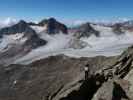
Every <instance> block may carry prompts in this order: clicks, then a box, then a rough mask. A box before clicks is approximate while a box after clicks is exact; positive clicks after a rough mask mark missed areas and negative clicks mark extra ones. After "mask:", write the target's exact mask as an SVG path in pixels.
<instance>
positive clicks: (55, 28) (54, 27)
mask: <svg viewBox="0 0 133 100" xmlns="http://www.w3.org/2000/svg"><path fill="white" fill-rule="evenodd" d="M38 25H39V26H45V27H46V33H48V34H58V33H63V34H68V29H67V26H66V25H64V24H62V23H60V22H58V21H56V19H54V18H49V19H44V20H42V21H41V22H39V23H38Z"/></svg>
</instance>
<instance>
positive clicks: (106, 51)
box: [14, 25, 133, 64]
mask: <svg viewBox="0 0 133 100" xmlns="http://www.w3.org/2000/svg"><path fill="white" fill-rule="evenodd" d="M92 26H93V27H94V28H95V29H96V30H98V31H100V33H101V36H100V37H95V36H93V35H92V36H91V37H89V38H81V40H82V41H84V42H85V43H88V45H89V46H87V47H85V48H83V49H73V48H69V45H70V42H71V41H72V40H73V39H74V37H73V36H72V34H70V35H64V34H62V33H60V34H56V35H48V34H46V33H45V32H44V31H45V28H43V27H38V26H34V27H33V26H31V27H32V28H33V29H34V30H36V32H38V35H39V36H40V37H41V38H42V39H45V40H47V41H48V44H47V45H45V46H42V47H40V48H37V49H34V50H32V51H31V52H30V53H29V54H27V55H26V56H24V57H22V58H20V59H18V60H16V61H15V62H14V63H20V64H28V63H31V62H33V61H36V60H39V59H42V58H46V57H48V56H53V55H58V54H65V55H67V56H71V57H94V56H116V55H120V54H121V53H122V52H123V50H125V49H126V48H127V47H129V46H131V45H132V44H133V33H132V32H126V33H125V34H123V35H119V36H118V35H116V34H114V33H113V32H112V29H111V28H110V27H103V26H99V25H92ZM90 45H91V46H90Z"/></svg>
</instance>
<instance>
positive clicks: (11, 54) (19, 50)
mask: <svg viewBox="0 0 133 100" xmlns="http://www.w3.org/2000/svg"><path fill="white" fill-rule="evenodd" d="M15 34H23V36H22V37H21V38H20V39H18V40H16V41H21V40H23V39H25V42H24V43H21V44H20V43H18V42H16V43H9V44H8V45H7V47H5V48H4V50H2V52H1V51H0V64H5V63H7V64H9V63H11V62H12V60H13V59H17V58H19V57H22V56H24V55H25V54H27V53H28V52H30V51H31V50H32V49H35V48H37V47H39V46H43V45H45V44H46V43H47V41H46V40H43V39H41V38H40V37H39V36H38V35H37V33H36V32H35V31H34V30H33V29H32V28H31V27H30V26H29V25H28V23H26V22H25V21H23V20H21V21H20V22H19V23H17V24H15V25H13V26H11V27H7V28H3V29H1V30H0V37H1V38H4V37H3V36H4V35H15ZM11 59H12V60H11Z"/></svg>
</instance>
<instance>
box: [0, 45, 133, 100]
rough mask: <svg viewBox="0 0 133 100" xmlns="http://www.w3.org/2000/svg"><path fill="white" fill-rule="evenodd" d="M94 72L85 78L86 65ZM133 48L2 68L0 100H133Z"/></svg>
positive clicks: (50, 58) (56, 58)
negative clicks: (113, 53) (113, 54)
mask: <svg viewBox="0 0 133 100" xmlns="http://www.w3.org/2000/svg"><path fill="white" fill-rule="evenodd" d="M87 63H89V64H90V65H91V66H90V75H89V78H88V80H84V70H83V69H84V66H85V65H86V64H87ZM132 63H133V47H130V48H128V50H126V51H125V52H124V53H123V54H122V55H121V56H119V57H109V58H107V57H94V58H70V57H67V56H64V55H59V56H51V57H49V58H46V59H42V60H39V61H36V62H33V63H31V64H29V65H9V66H6V67H4V66H1V67H0V100H133V78H132V77H133V69H132V68H133V64H132Z"/></svg>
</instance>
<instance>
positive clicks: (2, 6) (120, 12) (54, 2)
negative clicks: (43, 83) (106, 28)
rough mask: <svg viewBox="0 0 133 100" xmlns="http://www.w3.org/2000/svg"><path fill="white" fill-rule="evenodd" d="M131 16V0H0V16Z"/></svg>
mask: <svg viewBox="0 0 133 100" xmlns="http://www.w3.org/2000/svg"><path fill="white" fill-rule="evenodd" d="M7 17H12V18H18V19H28V20H33V19H34V20H41V19H43V18H45V17H55V18H57V19H71V20H73V19H74V20H75V19H80V20H89V19H114V18H133V0H0V18H1V19H3V18H7Z"/></svg>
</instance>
